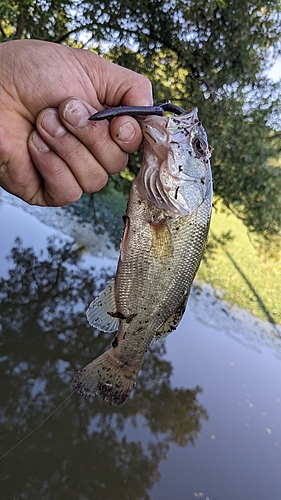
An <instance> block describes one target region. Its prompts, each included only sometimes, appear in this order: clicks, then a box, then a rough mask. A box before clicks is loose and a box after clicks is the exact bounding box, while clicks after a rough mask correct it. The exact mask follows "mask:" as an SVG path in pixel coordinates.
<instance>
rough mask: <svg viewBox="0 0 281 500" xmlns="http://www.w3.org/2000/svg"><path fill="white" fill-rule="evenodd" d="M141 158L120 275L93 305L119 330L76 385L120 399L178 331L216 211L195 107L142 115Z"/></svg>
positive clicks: (92, 313) (95, 322) (109, 327)
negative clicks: (151, 353) (146, 360)
mask: <svg viewBox="0 0 281 500" xmlns="http://www.w3.org/2000/svg"><path fill="white" fill-rule="evenodd" d="M140 124H141V127H142V131H143V136H144V140H143V159H142V165H141V168H140V171H139V173H138V175H137V177H136V179H135V180H134V182H133V184H132V188H131V192H130V197H129V202H128V206H127V212H126V216H125V217H124V229H123V236H122V241H121V248H120V257H119V261H118V266H117V272H116V276H115V278H114V279H113V280H112V281H111V282H110V283H109V286H108V287H107V288H106V289H105V290H104V291H102V292H101V293H100V294H99V295H98V296H97V297H96V298H95V299H94V300H93V302H92V303H91V304H90V306H89V309H88V311H87V313H86V315H87V318H88V320H89V322H90V324H91V325H92V326H94V327H95V328H98V329H100V330H103V331H107V332H114V331H117V334H116V336H115V338H114V340H113V342H112V346H111V347H110V349H109V350H108V351H106V352H105V353H104V354H102V355H101V356H99V357H98V358H97V359H95V360H94V361H92V362H91V363H89V364H88V365H87V366H86V367H85V368H83V369H82V370H81V371H79V372H77V373H76V374H75V376H74V379H73V387H74V389H76V390H77V391H78V392H80V393H82V394H83V395H97V394H100V395H101V396H102V398H103V399H104V400H105V401H108V402H109V403H111V404H113V405H119V404H122V403H124V402H125V401H126V399H127V398H128V396H129V394H130V392H131V390H132V388H133V387H134V386H135V381H136V378H137V374H138V372H139V370H140V368H141V365H142V361H143V357H144V355H145V353H146V351H147V349H148V347H149V345H150V343H151V342H152V341H153V340H157V339H161V338H162V337H164V336H166V335H167V334H169V333H170V332H171V331H172V330H174V329H175V328H176V327H177V325H178V323H179V321H180V320H181V318H182V315H183V313H184V310H185V307H186V303H187V300H188V296H189V292H190V288H191V285H192V282H193V280H194V277H195V274H196V271H197V269H198V267H199V264H200V261H201V259H202V256H203V252H204V248H205V244H206V240H207V235H208V230H209V223H210V217H211V207H212V177H211V167H210V161H209V158H210V156H211V153H210V148H209V146H208V141H207V135H206V132H205V130H204V128H203V126H202V124H201V122H200V121H199V120H198V117H197V109H196V108H194V109H193V110H191V111H190V112H188V113H184V114H182V115H180V116H170V117H165V116H162V117H161V116H155V115H152V116H149V117H147V118H141V119H140Z"/></svg>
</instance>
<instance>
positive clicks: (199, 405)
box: [0, 201, 281, 500]
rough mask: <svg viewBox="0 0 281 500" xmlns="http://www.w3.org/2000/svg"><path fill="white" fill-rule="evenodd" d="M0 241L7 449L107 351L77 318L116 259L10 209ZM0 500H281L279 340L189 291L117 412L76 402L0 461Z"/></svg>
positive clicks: (105, 340) (3, 444) (2, 212)
mask: <svg viewBox="0 0 281 500" xmlns="http://www.w3.org/2000/svg"><path fill="white" fill-rule="evenodd" d="M47 210H48V209H47ZM0 234H1V250H0V275H1V282H0V298H1V303H0V322H1V323H0V324H1V326H0V342H1V351H0V379H1V396H0V424H1V437H0V451H1V453H5V452H6V451H7V450H8V449H9V448H10V447H12V446H13V445H14V444H15V443H17V442H18V441H19V440H21V439H22V438H23V437H24V436H25V435H26V434H28V433H29V432H30V431H31V430H32V429H33V428H35V427H36V426H37V425H38V424H40V422H42V421H43V420H44V419H45V418H46V417H47V416H48V415H49V413H50V412H52V411H53V410H54V408H55V407H56V406H57V405H59V404H60V403H61V402H62V401H63V400H64V398H66V397H67V396H68V395H70V394H71V379H72V376H73V373H74V371H75V370H77V369H79V368H80V367H81V366H84V365H85V364H86V363H87V362H89V361H90V360H91V359H93V358H94V357H96V356H97V355H99V354H100V353H102V352H103V351H104V350H105V349H106V348H107V347H108V346H109V345H110V342H111V336H110V335H109V334H104V333H101V332H97V331H95V330H93V329H92V328H91V327H89V326H88V325H87V322H86V319H85V314H84V312H85V309H86V307H87V305H88V303H89V302H90V301H91V300H92V298H93V296H94V295H95V294H96V293H97V292H98V291H99V290H100V289H101V288H102V287H103V285H104V284H105V282H106V281H107V280H108V279H109V278H110V277H111V276H112V273H113V272H114V268H115V265H116V261H115V260H113V259H110V258H106V259H103V258H102V257H101V255H100V254H99V255H98V256H96V257H95V256H91V255H90V254H89V253H87V252H85V251H83V250H81V249H79V248H78V246H77V245H75V244H74V241H73V239H72V238H70V237H67V236H65V235H63V234H62V233H61V231H57V230H55V229H53V228H51V227H49V226H47V225H45V224H43V223H42V222H41V221H39V220H38V218H35V217H33V216H32V215H31V214H30V213H27V212H26V211H24V210H23V209H22V208H21V207H20V206H12V205H11V204H10V203H8V202H7V201H3V202H2V203H1V204H0ZM79 234H81V233H80V232H79V230H77V235H79ZM77 240H78V243H80V242H79V236H77ZM105 254H106V255H108V253H107V252H106V251H105ZM7 255H8V256H9V260H6V258H5V256H7ZM241 318H242V319H241ZM0 491H1V499H3V500H11V499H15V500H18V499H29V500H32V499H40V500H45V499H46V500H66V499H67V500H71V499H75V500H77V499H79V500H80V499H81V500H88V499H89V500H93V499H95V500H111V499H112V500H119V499H120V500H121V499H122V500H124V499H130V500H138V499H151V500H171V499H173V500H189V499H194V498H199V499H203V500H204V499H205V500H207V499H209V500H264V499H265V498H269V497H271V498H280V495H281V343H280V339H279V338H278V336H277V334H276V332H275V331H274V329H273V328H268V327H267V328H263V327H262V323H261V322H260V321H258V320H255V319H254V318H250V317H249V316H247V315H246V316H245V317H243V315H242V316H239V315H236V313H235V311H234V312H233V310H232V309H230V308H228V307H227V306H226V305H225V304H224V303H221V302H220V301H218V300H217V298H216V297H215V295H213V293H212V291H211V289H208V288H204V287H203V289H201V288H200V287H195V288H194V290H193V294H192V297H191V300H190V303H189V306H188V308H187V311H186V313H185V315H184V318H183V320H182V322H181V323H180V325H179V327H178V328H177V330H176V331H175V332H173V333H172V334H171V335H170V336H168V337H167V339H166V340H165V341H164V342H162V343H155V344H154V345H153V346H152V348H151V350H150V352H149V353H148V355H147V357H146V360H145V363H144V365H143V369H142V372H141V374H140V376H139V378H138V384H137V387H136V390H135V391H134V393H133V395H132V397H131V398H130V400H129V401H128V403H126V404H125V405H124V406H121V407H111V406H109V405H108V404H107V403H104V402H103V401H102V400H101V399H100V398H88V399H84V398H83V397H82V396H80V395H79V394H76V393H75V394H73V395H72V396H71V397H70V398H69V399H68V400H67V401H66V402H65V404H64V405H63V406H61V407H60V408H59V409H58V411H57V412H55V413H54V414H53V415H52V417H51V418H50V419H49V420H47V421H46V422H45V423H44V424H43V425H42V426H41V427H40V428H39V429H38V430H37V431H36V432H35V433H34V434H32V435H31V436H30V437H29V438H28V439H26V440H25V441H24V442H23V443H22V444H21V445H19V446H18V447H17V448H15V449H14V450H13V451H11V452H10V453H9V454H8V455H7V456H5V457H4V458H3V459H2V460H1V461H0Z"/></svg>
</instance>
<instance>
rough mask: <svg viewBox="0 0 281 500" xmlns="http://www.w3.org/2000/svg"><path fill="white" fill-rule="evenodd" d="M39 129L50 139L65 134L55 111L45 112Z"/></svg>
mask: <svg viewBox="0 0 281 500" xmlns="http://www.w3.org/2000/svg"><path fill="white" fill-rule="evenodd" d="M41 127H42V128H43V129H44V130H46V132H48V134H49V135H51V136H52V137H56V136H58V135H63V134H65V132H66V129H65V128H64V126H63V125H62V123H61V121H60V119H59V114H58V111H57V110H56V109H49V110H48V111H46V112H45V114H44V115H43V118H42V120H41Z"/></svg>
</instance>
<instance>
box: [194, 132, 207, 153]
mask: <svg viewBox="0 0 281 500" xmlns="http://www.w3.org/2000/svg"><path fill="white" fill-rule="evenodd" d="M192 145H193V147H194V149H195V152H196V153H197V154H198V155H200V156H204V155H205V154H206V152H207V149H208V148H207V144H206V142H205V141H204V140H203V139H202V138H201V137H195V138H194V139H193V141H192Z"/></svg>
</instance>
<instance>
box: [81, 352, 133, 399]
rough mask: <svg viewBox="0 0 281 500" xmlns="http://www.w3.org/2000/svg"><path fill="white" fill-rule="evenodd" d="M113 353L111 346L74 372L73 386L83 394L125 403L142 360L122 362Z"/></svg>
mask: <svg viewBox="0 0 281 500" xmlns="http://www.w3.org/2000/svg"><path fill="white" fill-rule="evenodd" d="M114 354H115V353H114ZM114 354H113V348H110V349H109V350H108V351H106V352H105V353H104V354H102V355H101V356H99V357H98V358H97V359H94V361H92V362H91V363H89V364H88V365H87V366H85V368H83V369H82V370H81V371H79V372H77V373H75V375H74V378H73V382H72V386H73V388H74V389H75V390H76V391H78V392H80V394H83V395H84V396H95V395H98V394H99V395H100V396H102V398H103V399H104V400H105V401H108V402H109V403H110V404H112V405H121V404H122V403H125V401H126V399H127V398H128V397H129V394H130V392H131V390H132V389H133V387H134V386H135V380H136V378H137V374H138V372H139V370H140V367H141V364H142V360H137V361H134V362H126V363H124V362H123V363H122V362H120V361H119V359H118V358H117V357H116V354H115V355H114Z"/></svg>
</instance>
